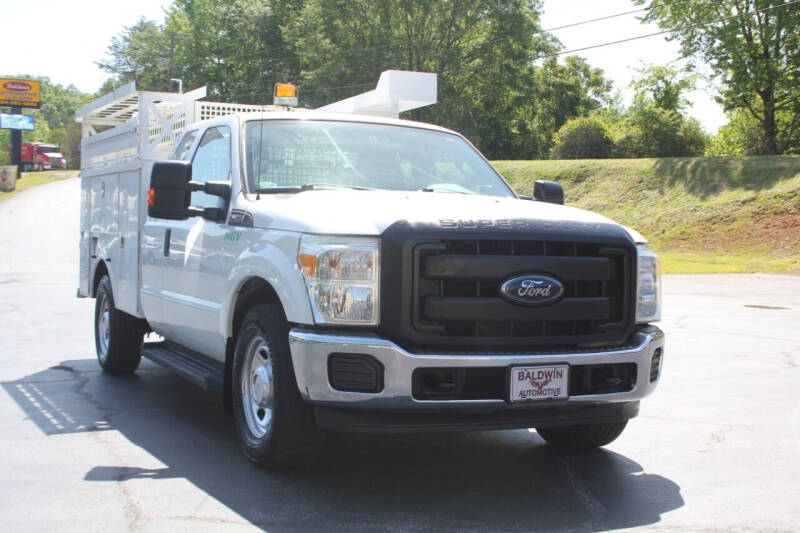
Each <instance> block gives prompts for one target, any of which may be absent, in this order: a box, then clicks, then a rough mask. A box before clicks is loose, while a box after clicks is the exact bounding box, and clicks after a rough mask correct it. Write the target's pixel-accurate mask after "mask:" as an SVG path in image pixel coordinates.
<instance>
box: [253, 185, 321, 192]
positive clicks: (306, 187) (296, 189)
mask: <svg viewBox="0 0 800 533" xmlns="http://www.w3.org/2000/svg"><path fill="white" fill-rule="evenodd" d="M313 188H314V185H313V184H311V183H306V184H304V185H297V186H292V187H267V188H264V189H258V190H257V191H256V194H292V193H297V192H303V191H310V190H311V189H313Z"/></svg>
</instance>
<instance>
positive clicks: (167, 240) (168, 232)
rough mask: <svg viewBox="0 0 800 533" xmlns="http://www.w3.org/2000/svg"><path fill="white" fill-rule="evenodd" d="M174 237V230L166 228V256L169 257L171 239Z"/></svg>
mask: <svg viewBox="0 0 800 533" xmlns="http://www.w3.org/2000/svg"><path fill="white" fill-rule="evenodd" d="M171 239H172V230H171V229H170V228H167V229H166V230H164V257H169V241H170V240H171Z"/></svg>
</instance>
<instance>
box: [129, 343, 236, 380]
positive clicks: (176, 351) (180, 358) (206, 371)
mask: <svg viewBox="0 0 800 533" xmlns="http://www.w3.org/2000/svg"><path fill="white" fill-rule="evenodd" d="M142 355H143V356H145V357H147V358H148V359H150V360H151V361H153V362H154V363H158V364H159V365H161V366H163V367H164V368H168V369H170V370H172V371H174V372H176V373H178V374H180V375H181V376H183V377H184V378H186V379H188V380H189V381H191V382H192V383H194V384H195V385H197V386H198V387H200V388H201V389H204V390H212V391H221V390H222V386H223V383H224V376H225V365H223V364H222V363H220V362H218V361H215V360H213V359H211V358H209V357H206V356H205V355H202V354H199V353H197V352H193V351H191V350H189V349H187V348H183V347H180V346H177V345H175V344H171V343H169V342H166V341H165V342H146V343H144V344H142Z"/></svg>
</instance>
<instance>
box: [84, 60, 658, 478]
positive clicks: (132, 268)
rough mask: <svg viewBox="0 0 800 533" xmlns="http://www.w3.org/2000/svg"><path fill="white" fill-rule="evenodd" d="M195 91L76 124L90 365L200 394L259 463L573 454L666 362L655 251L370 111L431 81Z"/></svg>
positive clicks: (443, 142)
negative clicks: (520, 431) (520, 442)
mask: <svg viewBox="0 0 800 533" xmlns="http://www.w3.org/2000/svg"><path fill="white" fill-rule="evenodd" d="M431 76H433V78H431ZM431 83H432V85H431ZM431 87H432V91H433V96H432V97H431ZM204 95H205V91H204V90H203V89H201V90H198V91H195V92H193V93H187V94H181V95H179V94H168V93H151V92H143V91H136V89H135V86H133V85H129V86H126V87H123V88H122V89H119V90H117V91H115V92H114V93H112V94H109V95H106V96H105V97H103V98H100V99H99V100H97V101H95V102H92V103H90V104H88V105H87V106H85V107H84V108H82V109H80V110H79V111H78V112H77V114H76V116H77V120H78V121H79V122H81V124H82V127H83V132H84V139H83V145H82V150H83V152H82V153H83V165H82V174H81V176H82V210H81V239H80V243H81V250H80V280H79V289H78V295H79V296H81V297H94V298H96V306H95V316H94V322H95V337H96V346H97V358H98V360H99V362H100V365H101V366H102V368H103V370H105V371H106V372H110V373H128V372H133V371H135V370H136V368H137V366H138V365H139V361H140V358H141V357H142V356H145V357H147V358H149V359H151V360H153V361H155V362H157V363H159V364H161V365H163V366H165V367H168V368H170V369H172V370H174V371H176V372H178V373H179V374H181V375H183V376H184V377H186V378H188V379H190V380H191V381H193V382H194V383H196V384H198V385H199V386H201V387H204V388H206V389H210V390H219V391H220V393H221V397H222V400H223V405H224V406H225V408H226V409H228V410H229V411H230V412H231V413H232V414H233V418H234V422H235V428H236V432H237V434H238V437H239V440H240V442H241V445H242V448H243V450H244V452H245V454H246V455H247V457H249V458H250V459H251V460H253V461H255V462H257V463H259V464H262V465H265V466H269V467H280V466H290V465H297V464H304V463H308V462H310V461H313V460H314V459H315V458H316V457H317V456H318V454H319V452H320V449H321V446H322V444H323V442H324V438H325V433H326V431H386V432H398V431H425V430H436V431H439V430H472V429H511V428H533V427H535V428H536V430H537V432H538V433H539V435H540V436H541V437H542V438H544V439H545V440H546V441H547V442H548V443H550V444H551V445H555V446H563V447H577V448H586V447H597V446H602V445H605V444H607V443H609V442H611V441H613V440H614V439H615V438H616V437H617V436H619V434H620V433H621V432H622V431H623V429H624V428H625V425H626V424H627V421H628V420H629V419H630V418H632V417H634V416H636V415H637V413H638V409H639V401H640V400H641V399H642V398H644V397H645V396H647V395H648V394H650V393H651V392H652V391H653V390H654V389H655V387H656V385H657V383H658V380H659V378H660V373H661V366H662V360H663V354H664V352H663V350H664V336H663V334H662V332H661V331H660V330H659V329H658V328H656V327H655V326H653V325H652V323H653V322H654V321H657V320H659V318H660V312H661V311H660V305H661V302H660V279H659V276H660V273H659V264H658V260H657V258H656V256H655V255H654V254H653V253H652V252H651V251H650V250H649V249H648V247H647V245H646V244H645V241H644V239H643V238H642V237H641V236H640V235H639V234H638V233H636V232H635V231H633V230H629V229H626V228H624V227H622V226H620V225H618V224H615V223H614V222H612V221H611V220H608V219H607V218H604V217H602V216H600V215H597V214H594V213H591V212H587V211H583V210H580V209H575V208H570V207H566V206H564V205H562V204H563V192H562V190H561V187H560V186H558V185H557V184H555V183H552V182H537V184H536V187H535V190H534V191H533V192H534V194H533V197H520V196H518V195H517V194H516V193H515V192H514V191H513V190H512V189H511V187H510V186H509V185H508V184H507V183H506V182H505V181H504V179H503V178H502V176H500V175H499V174H498V173H497V172H496V171H495V170H494V169H493V168H492V166H491V165H490V164H489V162H488V161H486V159H485V158H484V157H483V156H482V155H481V154H480V153H479V152H478V151H477V150H476V149H475V148H474V147H473V146H472V145H471V144H470V143H469V142H468V141H467V140H466V139H465V138H464V137H462V136H461V135H459V134H458V133H456V132H453V131H449V130H447V129H444V128H440V127H437V126H433V125H430V124H423V123H418V122H411V121H406V120H398V119H396V118H389V117H391V116H397V114H398V113H399V112H400V111H403V110H405V109H409V108H412V107H418V106H420V105H425V104H427V103H431V99H432V100H433V101H435V75H431V74H421V73H404V72H396V71H392V72H387V73H384V75H383V76H382V77H381V82H380V83H379V85H378V88H377V89H376V90H375V91H371V92H370V93H366V94H365V95H361V97H354V98H353V99H348V100H346V101H343V102H339V103H337V104H334V105H332V106H327V107H326V108H323V109H321V110H316V111H310V110H290V109H285V108H278V107H275V106H266V107H257V106H243V105H236V104H219V103H213V102H203V101H200V99H201V98H203V97H204ZM336 110H344V111H346V112H345V113H334V112H332V111H336ZM103 128H105V130H103ZM153 334H156V335H157V336H158V337H160V339H157V338H154V337H155V336H156V335H153ZM145 339H146V342H143V340H145Z"/></svg>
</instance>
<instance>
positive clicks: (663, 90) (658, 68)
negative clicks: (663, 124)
mask: <svg viewBox="0 0 800 533" xmlns="http://www.w3.org/2000/svg"><path fill="white" fill-rule="evenodd" d="M636 71H637V72H638V73H639V75H638V77H637V78H636V79H634V80H633V82H632V83H631V87H632V88H633V90H634V91H635V95H634V100H635V101H636V103H637V104H639V105H643V104H647V103H652V104H653V105H655V106H656V107H659V108H661V109H665V110H667V111H673V112H675V113H680V112H681V111H683V110H684V109H685V108H686V107H687V106H688V105H689V101H688V100H687V99H686V96H685V93H687V92H689V91H693V90H694V89H695V87H696V81H697V76H696V75H693V74H689V73H687V72H682V71H679V70H678V69H677V68H675V67H674V66H672V65H646V66H644V67H642V68H639V69H637V70H636Z"/></svg>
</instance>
